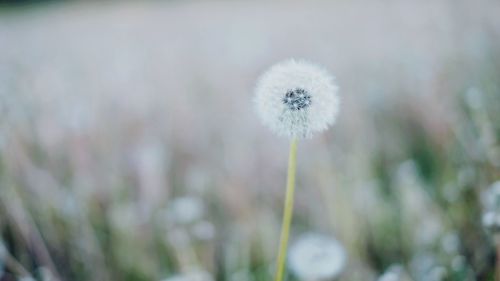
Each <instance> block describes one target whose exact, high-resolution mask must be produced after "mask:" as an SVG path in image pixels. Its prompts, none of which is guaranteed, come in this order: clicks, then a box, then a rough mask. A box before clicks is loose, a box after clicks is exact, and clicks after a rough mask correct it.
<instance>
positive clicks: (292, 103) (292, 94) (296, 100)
mask: <svg viewBox="0 0 500 281" xmlns="http://www.w3.org/2000/svg"><path fill="white" fill-rule="evenodd" d="M283 103H284V104H285V105H286V106H288V108H289V109H291V110H301V109H303V108H306V107H308V106H309V105H311V95H309V93H308V92H307V91H306V90H304V89H301V88H296V89H294V90H289V91H288V92H286V95H285V97H284V98H283Z"/></svg>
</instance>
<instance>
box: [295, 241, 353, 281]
mask: <svg viewBox="0 0 500 281" xmlns="http://www.w3.org/2000/svg"><path fill="white" fill-rule="evenodd" d="M288 262H289V266H290V269H291V270H292V272H293V273H294V274H295V275H296V276H297V277H299V278H300V279H301V280H308V281H320V280H331V279H333V278H335V277H336V276H338V275H339V274H340V273H341V272H342V270H343V268H344V266H345V263H346V254H345V251H344V248H343V247H342V245H340V243H339V242H338V241H337V240H335V239H334V238H331V237H327V236H324V235H321V234H315V233H307V234H304V235H302V236H301V237H300V238H299V239H298V240H297V241H295V242H294V244H293V245H292V247H291V248H290V256H289V258H288Z"/></svg>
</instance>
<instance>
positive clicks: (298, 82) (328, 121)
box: [255, 59, 339, 138]
mask: <svg viewBox="0 0 500 281" xmlns="http://www.w3.org/2000/svg"><path fill="white" fill-rule="evenodd" d="M337 90H338V87H337V85H336V84H335V83H334V77H333V76H331V75H330V74H329V73H328V72H327V71H326V70H324V69H323V68H322V67H319V66H317V65H315V64H312V63H309V62H305V61H297V60H293V59H290V60H286V61H284V62H281V63H278V64H276V65H274V66H273V67H271V69H269V70H268V71H267V72H265V73H264V74H263V75H262V76H261V78H260V79H259V82H258V83H257V87H256V91H255V92H256V97H255V102H256V106H257V112H258V114H259V116H260V117H261V119H262V121H263V123H264V124H265V125H266V126H268V127H269V128H270V129H272V130H273V131H275V132H276V133H278V134H279V135H283V136H288V137H299V138H303V137H310V136H311V135H312V134H313V133H315V132H320V131H323V130H325V129H326V128H327V127H328V126H330V125H332V124H333V123H334V122H335V118H336V116H337V112H338V107H339V98H338V96H337Z"/></svg>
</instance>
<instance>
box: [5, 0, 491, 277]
mask: <svg viewBox="0 0 500 281" xmlns="http://www.w3.org/2000/svg"><path fill="white" fill-rule="evenodd" d="M383 3H384V5H382V6H378V5H375V4H369V3H367V2H364V1H354V2H349V3H346V2H334V3H327V2H317V3H315V4H316V5H317V6H316V5H313V4H306V3H299V2H292V3H290V4H289V5H287V7H283V5H284V3H274V4H273V3H271V4H269V3H249V2H243V1H242V2H235V3H232V4H228V3H225V4H227V5H225V4H223V3H221V2H207V3H201V2H188V3H184V4H183V3H176V4H172V3H148V4H132V3H129V4H127V3H125V4H116V5H104V6H100V5H99V4H96V3H91V4H82V3H79V4H65V5H60V6H59V5H55V6H54V7H56V8H51V7H50V5H49V6H47V7H45V8H43V9H42V10H36V9H35V10H32V9H31V8H30V9H28V10H26V11H22V10H16V11H15V12H14V13H13V14H10V15H9V16H7V17H3V14H2V16H0V40H1V41H2V42H5V44H2V45H1V46H0V54H2V55H1V56H0V80H1V81H0V98H1V100H0V101H1V103H0V104H1V108H0V110H1V111H0V130H1V131H0V159H1V160H0V188H1V189H0V231H1V237H2V238H1V240H0V241H1V242H2V244H4V245H5V247H6V250H7V252H8V253H9V255H10V256H11V257H13V258H14V259H15V260H17V261H19V263H20V264H22V266H23V267H24V268H26V270H27V271H29V272H31V273H32V274H33V275H34V276H35V277H36V278H37V279H39V280H52V279H51V278H50V277H47V275H50V274H51V275H54V278H56V279H61V280H162V279H164V278H167V277H169V276H173V275H175V274H178V273H183V272H191V271H192V270H194V269H196V270H204V271H207V272H208V273H209V274H210V275H211V276H212V278H213V280H234V281H240V280H242V281H245V280H255V281H258V280H271V278H272V272H273V262H274V260H275V250H276V245H277V243H278V238H279V226H280V224H279V221H280V217H281V206H282V200H283V196H284V192H283V187H284V179H285V171H286V164H285V163H286V150H287V149H286V145H285V144H286V141H285V140H282V139H279V138H276V137H274V136H272V135H271V134H270V133H269V132H267V131H266V130H265V129H264V128H261V127H260V126H259V123H258V120H257V119H256V118H254V115H253V112H252V107H251V89H252V85H253V83H254V80H255V78H256V75H257V73H258V72H259V71H260V70H262V69H263V68H264V67H265V66H266V65H268V64H270V63H272V62H274V61H275V60H277V59H280V58H281V57H282V56H291V55H293V56H307V57H310V58H311V59H314V60H318V61H319V62H322V63H324V64H325V65H326V66H327V67H331V68H332V69H333V70H334V71H335V73H338V82H339V84H340V85H341V89H342V92H341V93H342V95H343V106H342V111H341V116H340V119H339V123H338V125H337V126H335V127H334V128H333V129H332V130H330V131H329V132H328V133H326V134H324V135H323V136H319V137H318V138H316V139H313V140H310V141H306V142H304V143H302V144H301V147H300V149H299V151H300V152H299V154H300V156H299V169H298V179H297V180H298V182H297V184H298V190H297V205H296V209H295V212H296V214H294V216H295V220H294V225H293V235H294V236H296V237H298V236H299V235H300V233H303V232H307V231H318V232H322V233H327V234H329V235H332V236H335V237H337V238H338V239H339V240H340V241H341V242H342V244H343V245H345V247H346V249H347V253H348V256H349V262H348V265H347V267H346V269H345V270H344V273H343V275H342V276H341V277H340V280H375V279H376V278H377V276H379V275H380V274H382V272H384V271H385V270H386V269H388V268H389V267H390V266H391V265H393V264H401V265H402V266H403V268H404V269H405V270H406V271H408V273H409V274H410V276H411V277H412V278H413V279H414V280H417V281H418V280H425V281H428V280H434V279H432V278H433V277H432V276H431V275H432V273H433V272H434V273H435V272H437V271H438V270H437V269H441V268H444V269H445V275H444V277H443V278H441V279H437V280H494V265H495V260H496V255H495V243H494V237H493V236H492V235H491V233H488V232H487V231H485V230H484V228H483V227H482V225H481V215H482V213H483V211H484V206H483V204H482V202H481V196H482V195H481V194H482V193H483V192H484V191H485V190H487V189H488V187H489V186H490V185H491V184H492V183H493V182H495V181H496V180H498V179H499V178H500V169H499V166H500V146H499V139H500V113H499V110H498V109H499V108H500V80H499V79H498V77H500V60H499V59H498V58H500V48H499V47H500V45H499V44H500V41H499V40H498V38H500V37H498V34H499V31H500V25H499V23H498V19H497V18H495V17H494V15H495V14H494V11H495V9H498V5H497V4H491V3H490V4H487V3H489V2H486V1H479V2H477V3H465V2H463V3H462V2H461V3H459V4H455V3H451V2H447V1H438V2H437V3H436V4H434V5H429V6H431V8H429V9H428V8H426V5H425V4H414V3H407V4H401V3H392V4H391V3H386V2H383ZM489 5H491V6H489ZM431 10H432V11H433V13H435V14H432V13H431V12H430V11H431ZM2 12H3V13H4V12H5V11H2ZM359 13H361V17H359V16H357V17H354V16H353V15H359ZM413 13H415V14H416V15H417V16H410V15H413ZM33 15H36V16H33ZM249 15H252V18H255V19H254V20H246V18H248V16H249ZM254 15H257V16H258V17H255V16H254ZM405 15H407V17H406V18H404V16H405ZM492 15H493V16H492ZM32 16H33V17H32ZM311 16H314V17H313V18H311ZM362 16H365V18H363V17H362ZM302 17H304V18H306V19H307V20H305V21H304V20H301V18H302ZM257 18H258V19H259V20H257ZM290 18H292V19H296V21H292V20H290ZM312 19H315V20H312ZM276 22H278V23H277V24H276ZM339 26H347V27H348V28H351V29H352V30H347V31H346V30H344V29H343V28H339ZM241 33H244V35H245V36H241ZM366 42H370V44H367V43H366ZM185 196H187V197H189V198H195V199H200V200H201V202H202V203H201V204H202V205H203V207H202V209H203V212H202V213H201V214H198V215H196V212H195V215H193V217H194V218H189V217H187V218H184V219H180V218H179V217H182V216H185V215H186V214H189V213H190V212H192V209H189V208H191V207H192V206H191V207H189V206H184V207H182V208H181V211H175V210H173V208H174V207H173V206H174V205H176V204H175V203H174V202H176V200H178V199H179V198H181V197H185ZM177 202H178V201H177ZM172 214H175V215H174V216H173V215H172ZM180 221H182V222H180ZM202 222H203V223H204V225H205V226H207V225H209V226H210V225H211V226H212V227H213V228H214V229H215V232H214V234H213V235H210V231H208V232H205V233H203V231H201V232H200V231H199V229H202V230H203V228H202V227H201V223H202ZM200 233H201V235H200ZM450 237H451V238H450ZM453 237H455V238H456V239H455V238H453ZM292 238H293V237H292ZM450 241H451V242H450ZM454 241H455V242H456V243H455V242H454ZM462 259H463V263H458V264H459V266H458V267H457V266H454V265H453V264H454V263H455V264H456V263H457V261H461V260H462ZM5 261H6V259H5V255H3V256H2V255H0V276H2V275H3V276H2V279H1V280H2V281H3V280H14V279H15V278H16V277H18V276H19V275H20V273H19V272H15V270H14V269H13V268H10V267H5ZM47 272H50V274H49V273H47ZM290 278H291V279H290V280H296V278H295V277H294V276H291V277H290ZM294 278H295V279H294Z"/></svg>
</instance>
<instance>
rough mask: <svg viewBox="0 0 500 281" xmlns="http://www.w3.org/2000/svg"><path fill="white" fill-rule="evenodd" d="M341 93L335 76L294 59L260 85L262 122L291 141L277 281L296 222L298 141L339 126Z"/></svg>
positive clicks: (280, 65) (258, 96)
mask: <svg viewBox="0 0 500 281" xmlns="http://www.w3.org/2000/svg"><path fill="white" fill-rule="evenodd" d="M337 90H338V87H337V86H336V85H335V83H334V78H333V76H331V75H330V74H329V73H328V72H327V71H326V70H324V69H323V68H321V67H319V66H317V65H315V64H312V63H309V62H305V61H297V60H293V59H291V60H287V61H284V62H282V63H278V64H276V65H275V66H273V67H271V69H269V70H268V71H267V72H265V73H264V74H263V75H262V76H261V78H260V79H259V81H258V83H257V87H256V90H255V104H256V108H257V113H258V115H259V116H260V118H261V119H262V122H263V123H264V124H265V125H266V126H267V127H269V128H270V129H271V130H273V131H275V132H276V133H277V134H279V135H282V136H287V137H290V138H291V144H290V156H289V161H288V178H287V187H286V196H285V207H284V212H283V223H282V227H281V238H280V246H279V251H278V263H277V268H276V279H275V280H276V281H281V280H282V279H283V272H284V267H285V259H286V252H287V244H288V237H289V233H290V224H291V221H292V211H293V200H294V199H293V197H294V190H295V170H296V162H297V140H298V139H299V138H308V137H311V136H312V135H313V134H314V133H317V132H320V131H323V130H325V129H326V128H328V126H330V125H332V124H333V123H334V122H335V118H336V116H337V113H338V106H339V99H338V96H337Z"/></svg>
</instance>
